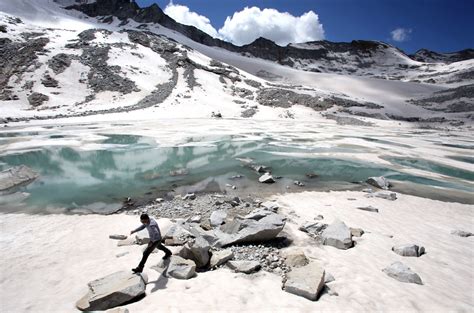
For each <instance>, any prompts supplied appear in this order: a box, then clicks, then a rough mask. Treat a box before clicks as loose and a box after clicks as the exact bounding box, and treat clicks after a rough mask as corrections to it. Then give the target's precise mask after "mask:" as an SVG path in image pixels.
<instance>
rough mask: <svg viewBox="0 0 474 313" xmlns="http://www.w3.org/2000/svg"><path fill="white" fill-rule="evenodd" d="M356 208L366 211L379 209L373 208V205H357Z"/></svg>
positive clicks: (375, 211)
mask: <svg viewBox="0 0 474 313" xmlns="http://www.w3.org/2000/svg"><path fill="white" fill-rule="evenodd" d="M357 209H358V210H362V211H367V212H374V213H379V209H377V208H374V207H373V206H371V205H369V206H364V207H357Z"/></svg>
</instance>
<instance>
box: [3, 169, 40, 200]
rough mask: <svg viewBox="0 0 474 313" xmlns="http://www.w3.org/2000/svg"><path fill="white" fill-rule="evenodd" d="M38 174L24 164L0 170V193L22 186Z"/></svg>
mask: <svg viewBox="0 0 474 313" xmlns="http://www.w3.org/2000/svg"><path fill="white" fill-rule="evenodd" d="M38 177H39V174H38V173H36V172H35V171H33V170H32V169H31V168H29V167H28V166H25V165H20V166H14V167H11V168H9V169H6V170H4V171H2V172H0V193H2V192H7V191H8V190H10V189H13V188H14V187H19V186H24V185H27V184H29V183H31V182H33V181H34V180H35V179H36V178H38Z"/></svg>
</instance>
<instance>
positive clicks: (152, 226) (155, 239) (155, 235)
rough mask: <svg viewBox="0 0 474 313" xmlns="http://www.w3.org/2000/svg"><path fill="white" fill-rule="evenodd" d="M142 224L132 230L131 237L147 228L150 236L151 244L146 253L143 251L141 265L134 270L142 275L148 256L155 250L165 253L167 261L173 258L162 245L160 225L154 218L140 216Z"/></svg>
mask: <svg viewBox="0 0 474 313" xmlns="http://www.w3.org/2000/svg"><path fill="white" fill-rule="evenodd" d="M140 222H141V223H142V225H141V226H140V227H138V228H137V229H135V230H132V231H131V232H130V235H132V234H133V233H136V232H138V231H140V230H142V229H145V228H146V229H147V230H148V235H149V236H150V242H149V243H148V246H147V247H146V249H145V251H143V257H142V260H141V261H140V264H138V266H137V267H136V268H133V269H132V271H133V272H134V273H141V272H142V271H143V267H144V266H145V262H146V260H147V259H148V256H149V255H150V254H151V252H152V251H153V250H154V249H155V248H158V249H160V250H161V251H163V252H164V253H165V256H164V257H163V259H167V258H169V257H170V256H171V251H170V250H169V249H168V248H166V247H165V246H163V245H162V244H161V232H160V227H159V226H158V223H157V222H156V221H155V220H154V219H153V218H150V217H149V216H148V214H142V215H140Z"/></svg>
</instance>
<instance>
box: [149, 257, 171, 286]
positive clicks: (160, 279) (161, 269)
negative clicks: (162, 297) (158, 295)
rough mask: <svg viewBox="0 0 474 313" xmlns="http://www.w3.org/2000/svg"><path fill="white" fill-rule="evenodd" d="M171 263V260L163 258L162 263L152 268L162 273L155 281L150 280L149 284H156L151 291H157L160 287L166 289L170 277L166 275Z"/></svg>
mask: <svg viewBox="0 0 474 313" xmlns="http://www.w3.org/2000/svg"><path fill="white" fill-rule="evenodd" d="M160 265H162V266H160ZM169 265H170V260H169V259H167V260H163V262H162V263H161V264H157V265H155V266H153V267H152V268H153V269H154V270H156V271H158V272H159V273H160V276H158V278H157V279H156V280H155V281H150V282H148V283H149V284H154V286H153V289H152V290H151V292H152V293H153V292H156V291H158V290H160V289H165V288H166V284H167V283H168V277H166V272H167V270H168V266H169Z"/></svg>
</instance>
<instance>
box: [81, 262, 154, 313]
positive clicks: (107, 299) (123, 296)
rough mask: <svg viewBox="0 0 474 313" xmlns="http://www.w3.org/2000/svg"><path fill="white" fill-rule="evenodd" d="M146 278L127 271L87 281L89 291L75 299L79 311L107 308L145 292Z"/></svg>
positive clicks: (143, 275)
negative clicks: (77, 299)
mask: <svg viewBox="0 0 474 313" xmlns="http://www.w3.org/2000/svg"><path fill="white" fill-rule="evenodd" d="M147 281H148V278H147V276H146V275H145V274H140V275H138V274H133V273H132V272H129V271H121V272H116V273H113V274H110V275H107V276H105V277H103V278H100V279H97V280H94V281H91V282H90V283H88V286H89V292H88V293H87V294H86V295H85V296H84V297H82V298H81V299H80V300H79V301H77V303H76V306H77V308H78V309H79V310H81V311H95V310H107V309H110V308H113V307H116V306H119V305H121V304H123V303H125V302H128V301H130V300H132V299H135V298H137V297H139V296H141V295H143V294H144V293H145V286H146V283H147Z"/></svg>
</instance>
